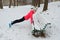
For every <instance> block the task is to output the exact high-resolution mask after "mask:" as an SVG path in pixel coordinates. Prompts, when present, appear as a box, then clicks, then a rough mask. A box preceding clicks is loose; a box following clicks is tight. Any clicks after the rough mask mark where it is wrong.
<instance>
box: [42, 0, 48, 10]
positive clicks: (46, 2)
mask: <svg viewBox="0 0 60 40" xmlns="http://www.w3.org/2000/svg"><path fill="white" fill-rule="evenodd" d="M47 9H48V0H45V2H44V8H43V11H46V10H47Z"/></svg>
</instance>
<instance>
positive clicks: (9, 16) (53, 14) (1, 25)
mask: <svg viewBox="0 0 60 40" xmlns="http://www.w3.org/2000/svg"><path fill="white" fill-rule="evenodd" d="M31 7H32V6H31V5H25V6H18V7H12V8H8V7H4V9H0V40H60V1H58V2H52V3H49V5H48V10H47V11H45V12H43V13H41V11H42V9H43V5H41V7H40V8H38V10H37V12H36V13H40V14H41V16H43V17H45V18H46V19H48V20H49V21H50V22H51V23H53V25H52V27H50V28H49V27H47V28H46V33H47V37H46V38H41V37H39V38H35V37H34V36H32V34H31V30H32V26H31V24H30V22H29V20H27V21H24V22H21V23H17V24H15V25H13V26H12V27H11V28H9V23H10V22H11V21H13V20H15V19H19V18H21V17H23V16H24V15H26V14H27V13H28V12H29V10H30V8H31Z"/></svg>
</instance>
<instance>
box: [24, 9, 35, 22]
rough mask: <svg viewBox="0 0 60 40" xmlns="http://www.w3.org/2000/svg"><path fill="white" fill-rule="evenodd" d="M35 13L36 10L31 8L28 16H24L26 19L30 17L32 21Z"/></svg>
mask: <svg viewBox="0 0 60 40" xmlns="http://www.w3.org/2000/svg"><path fill="white" fill-rule="evenodd" d="M34 13H35V10H31V11H30V12H29V13H28V14H27V15H26V16H24V18H25V20H28V19H30V22H31V23H32V22H33V14H34Z"/></svg>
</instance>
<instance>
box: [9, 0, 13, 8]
mask: <svg viewBox="0 0 60 40" xmlns="http://www.w3.org/2000/svg"><path fill="white" fill-rule="evenodd" d="M11 5H12V0H9V8H11Z"/></svg>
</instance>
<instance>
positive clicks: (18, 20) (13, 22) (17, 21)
mask: <svg viewBox="0 0 60 40" xmlns="http://www.w3.org/2000/svg"><path fill="white" fill-rule="evenodd" d="M24 20H25V18H24V17H22V18H21V19H17V20H14V21H12V23H11V25H13V24H15V23H19V22H23V21H24Z"/></svg>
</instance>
